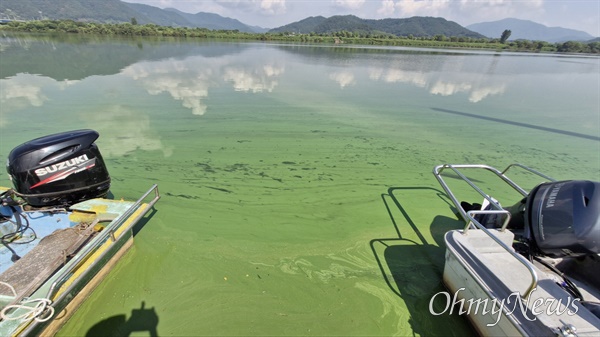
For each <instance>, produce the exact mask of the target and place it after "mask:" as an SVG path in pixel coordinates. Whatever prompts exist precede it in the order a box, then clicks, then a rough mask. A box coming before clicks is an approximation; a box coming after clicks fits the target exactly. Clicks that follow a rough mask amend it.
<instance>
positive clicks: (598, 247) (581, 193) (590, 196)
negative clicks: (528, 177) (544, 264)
mask: <svg viewBox="0 0 600 337" xmlns="http://www.w3.org/2000/svg"><path fill="white" fill-rule="evenodd" d="M524 218H525V226H526V231H528V235H529V236H530V240H532V241H533V242H534V243H535V246H537V248H538V249H539V250H540V251H541V252H542V253H544V254H546V255H549V256H555V257H560V256H578V255H588V254H600V182H592V181H585V180H569V181H557V182H549V183H543V184H540V185H538V186H536V187H535V188H534V189H533V190H532V191H531V192H530V193H529V196H528V197H527V201H526V207H525V214H524ZM526 235H527V234H526Z"/></svg>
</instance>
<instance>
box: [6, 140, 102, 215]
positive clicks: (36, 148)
mask: <svg viewBox="0 0 600 337" xmlns="http://www.w3.org/2000/svg"><path fill="white" fill-rule="evenodd" d="M98 136H99V134H98V132H96V131H94V130H75V131H69V132H63V133H57V134H53V135H49V136H45V137H41V138H36V139H34V140H31V141H29V142H26V143H24V144H21V145H19V146H17V147H16V148H14V149H13V150H12V151H11V152H10V154H9V156H8V162H7V168H6V169H7V171H8V174H9V176H10V178H11V180H12V182H13V185H14V187H15V190H16V191H17V193H19V195H20V196H21V197H22V198H23V199H24V200H25V201H26V202H27V203H28V204H30V205H32V206H38V207H43V206H58V205H60V206H69V205H72V204H74V203H77V202H80V201H83V200H87V199H91V198H97V197H104V196H106V194H107V193H108V190H109V188H110V176H109V174H108V170H107V169H106V165H105V164H104V160H103V159H102V155H101V154H100V151H99V150H98V147H97V146H96V144H95V143H94V141H96V139H98Z"/></svg>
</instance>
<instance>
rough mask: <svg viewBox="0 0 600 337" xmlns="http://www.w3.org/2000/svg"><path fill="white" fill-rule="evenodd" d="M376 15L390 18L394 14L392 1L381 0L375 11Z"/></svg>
mask: <svg viewBox="0 0 600 337" xmlns="http://www.w3.org/2000/svg"><path fill="white" fill-rule="evenodd" d="M377 13H378V14H379V15H381V16H383V17H388V16H392V15H393V14H394V1H392V0H383V1H382V2H381V7H379V9H378V10H377Z"/></svg>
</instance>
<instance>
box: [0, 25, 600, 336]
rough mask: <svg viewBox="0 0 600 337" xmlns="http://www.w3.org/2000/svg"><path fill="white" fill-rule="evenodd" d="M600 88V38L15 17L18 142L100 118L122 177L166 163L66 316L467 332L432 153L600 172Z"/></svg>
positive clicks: (197, 326) (9, 85)
mask: <svg viewBox="0 0 600 337" xmlns="http://www.w3.org/2000/svg"><path fill="white" fill-rule="evenodd" d="M599 92H600V59H599V58H598V57H589V56H562V55H561V56H559V55H543V54H519V53H496V52H489V51H460V50H433V49H411V48H385V47H377V48H374V47H361V46H343V45H342V46H328V45H287V44H265V43H253V42H243V43H242V42H222V41H221V42H220V41H206V40H156V39H133V40H130V39H117V38H90V37H86V38H82V37H77V36H56V37H44V36H30V35H17V36H6V35H5V36H2V37H0V154H1V156H4V157H6V156H7V155H8V152H9V151H10V150H11V149H12V148H14V147H15V146H17V145H19V144H21V143H23V142H25V141H27V140H29V139H32V138H36V137H40V136H43V135H47V134H51V133H55V132H62V131H67V130H72V129H82V128H91V129H95V130H97V131H98V132H99V133H100V138H99V139H98V141H97V144H98V146H99V148H100V151H101V152H102V154H103V156H104V159H105V161H106V164H107V166H108V169H109V172H110V174H111V177H112V188H111V191H112V194H113V195H114V197H115V198H126V199H137V198H138V197H139V196H140V195H141V194H142V193H143V192H144V191H145V190H147V189H148V188H149V187H150V186H151V185H152V184H153V183H158V184H159V189H160V191H161V195H162V199H161V200H160V201H159V203H158V204H157V205H156V210H155V212H153V214H152V216H151V217H150V218H149V219H148V221H147V222H145V224H144V226H143V228H141V229H139V232H138V233H137V236H136V239H135V245H134V247H133V248H132V249H131V250H130V251H129V252H128V253H127V254H126V255H125V257H124V258H123V259H122V260H121V261H120V262H119V264H118V265H117V267H116V268H115V269H114V270H113V271H112V272H111V273H110V275H109V277H108V278H107V279H106V280H105V281H104V282H103V283H102V284H101V285H100V286H99V287H98V288H97V289H96V291H95V292H94V293H93V294H92V296H91V297H90V298H89V300H88V301H86V302H85V303H84V305H83V306H82V307H81V308H80V309H79V310H78V311H77V312H76V313H75V315H74V317H73V319H71V320H70V321H69V322H68V324H67V325H66V326H65V327H64V328H63V330H62V331H61V332H60V333H59V335H64V336H67V335H86V334H88V335H103V334H118V335H124V334H125V335H126V334H131V335H136V336H149V335H159V336H161V335H163V336H165V335H166V336H169V335H172V336H184V335H190V336H199V335H207V336H208V335H210V336H219V335H221V336H233V335H243V336H265V335H277V336H292V335H293V336H298V335H316V336H334V335H335V336H365V335H369V336H390V335H401V336H405V335H425V336H436V335H444V336H446V335H457V336H462V335H465V334H466V335H468V334H473V333H474V332H473V331H472V330H471V328H470V325H469V324H468V322H467V321H466V320H465V319H464V318H462V317H460V316H457V315H449V314H448V313H447V312H445V313H444V314H440V315H433V314H432V313H431V312H430V311H431V309H432V308H433V309H434V311H436V312H441V311H443V309H444V308H445V305H446V304H445V303H443V301H439V299H440V298H441V297H440V296H437V297H436V301H432V300H431V299H432V297H434V295H435V294H437V293H439V292H441V291H444V290H445V288H444V287H443V284H442V281H441V273H442V270H443V263H444V248H443V247H444V244H443V234H444V233H445V232H446V231H447V230H449V229H453V228H458V227H460V226H461V223H460V222H459V221H457V220H456V217H455V216H454V215H453V213H452V209H451V207H450V205H449V204H448V201H447V198H445V197H444V195H443V193H442V192H441V191H440V190H441V189H440V188H439V187H438V186H437V183H436V181H435V179H434V177H433V176H432V174H431V170H432V168H433V167H434V166H435V165H437V164H441V163H486V164H490V165H493V166H497V167H499V168H503V167H505V166H507V165H508V164H510V163H512V162H520V163H523V164H526V165H529V166H531V167H534V168H536V169H538V170H540V171H543V172H544V173H546V174H548V175H550V176H553V177H555V178H557V179H593V180H600V97H599ZM528 183H529V182H528ZM0 184H1V185H5V186H6V185H10V181H9V180H8V178H7V175H6V174H4V175H2V177H1V179H0ZM529 187H531V186H529ZM499 193H500V192H499ZM501 193H503V192H501ZM515 201H516V199H515ZM431 306H432V307H431Z"/></svg>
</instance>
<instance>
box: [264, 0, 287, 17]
mask: <svg viewBox="0 0 600 337" xmlns="http://www.w3.org/2000/svg"><path fill="white" fill-rule="evenodd" d="M260 8H261V10H262V11H263V13H265V14H269V15H276V14H283V13H285V0H262V1H261V2H260Z"/></svg>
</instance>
